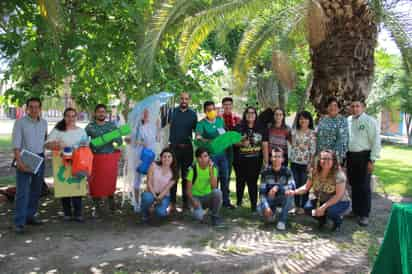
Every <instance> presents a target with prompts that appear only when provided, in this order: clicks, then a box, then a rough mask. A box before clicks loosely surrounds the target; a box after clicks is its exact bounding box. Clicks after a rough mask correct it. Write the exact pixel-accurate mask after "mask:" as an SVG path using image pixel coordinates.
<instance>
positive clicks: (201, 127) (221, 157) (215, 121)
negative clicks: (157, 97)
mask: <svg viewBox="0 0 412 274" xmlns="http://www.w3.org/2000/svg"><path fill="white" fill-rule="evenodd" d="M203 110H204V112H205V115H206V117H205V118H204V119H202V120H200V121H199V122H198V123H197V125H196V139H197V140H199V141H202V142H204V143H205V144H210V142H211V141H213V140H214V139H215V138H217V137H218V136H219V135H222V134H224V133H225V123H224V121H223V119H222V118H221V117H217V112H216V109H215V103H213V102H212V101H206V102H205V103H204V104H203ZM206 146H207V145H206ZM211 156H212V157H211V158H212V161H213V163H214V164H215V165H216V167H217V169H218V171H219V181H220V189H221V190H222V195H223V206H224V207H226V208H230V209H233V208H235V207H234V206H233V205H232V204H231V203H230V199H229V197H230V192H229V161H228V159H227V156H226V153H225V152H222V153H220V154H216V155H211Z"/></svg>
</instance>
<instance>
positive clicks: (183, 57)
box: [178, 20, 220, 72]
mask: <svg viewBox="0 0 412 274" xmlns="http://www.w3.org/2000/svg"><path fill="white" fill-rule="evenodd" d="M219 24H220V22H219V21H216V20H212V21H211V22H208V21H203V22H202V23H201V24H199V25H196V26H192V25H185V26H184V28H183V31H182V33H181V35H180V39H179V43H178V45H179V46H178V56H179V65H180V68H181V69H182V71H184V72H185V71H187V68H188V65H189V63H190V60H192V58H193V56H194V55H195V53H196V51H197V50H198V49H199V47H200V45H201V44H202V42H203V41H205V40H206V38H207V37H208V36H209V34H210V32H212V31H213V30H214V29H215V28H216V26H217V25H219Z"/></svg>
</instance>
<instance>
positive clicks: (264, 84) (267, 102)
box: [256, 62, 287, 110]
mask: <svg viewBox="0 0 412 274" xmlns="http://www.w3.org/2000/svg"><path fill="white" fill-rule="evenodd" d="M271 66H272V64H271V62H267V63H266V64H265V66H257V67H256V72H257V81H256V88H257V96H256V97H257V101H258V103H259V107H260V108H261V109H262V110H263V109H266V108H268V107H270V108H274V107H281V108H283V109H285V108H286V104H287V90H286V89H285V88H283V86H282V85H281V84H280V82H279V80H278V79H277V78H276V77H275V76H274V75H273V72H272V71H271V69H272V68H271Z"/></svg>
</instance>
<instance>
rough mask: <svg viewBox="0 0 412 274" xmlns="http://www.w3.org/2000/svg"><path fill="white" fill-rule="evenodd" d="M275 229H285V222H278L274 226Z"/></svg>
mask: <svg viewBox="0 0 412 274" xmlns="http://www.w3.org/2000/svg"><path fill="white" fill-rule="evenodd" d="M276 229H277V230H282V231H283V230H286V224H285V223H284V222H278V224H277V226H276Z"/></svg>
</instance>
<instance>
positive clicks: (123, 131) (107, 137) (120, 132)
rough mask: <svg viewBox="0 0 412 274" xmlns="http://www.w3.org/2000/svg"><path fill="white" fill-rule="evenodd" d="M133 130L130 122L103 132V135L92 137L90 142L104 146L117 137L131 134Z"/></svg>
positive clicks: (97, 145) (95, 145)
mask: <svg viewBox="0 0 412 274" xmlns="http://www.w3.org/2000/svg"><path fill="white" fill-rule="evenodd" d="M131 132H132V129H131V128H130V126H129V125H128V124H125V125H122V126H121V127H119V128H118V129H115V130H113V131H110V132H108V133H106V134H103V135H102V136H99V137H97V138H94V139H92V140H91V141H90V143H91V144H92V145H93V146H94V147H100V146H104V145H105V144H108V143H110V142H112V141H113V140H115V139H117V138H120V137H122V136H126V135H129V134H130V133H131Z"/></svg>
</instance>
